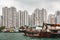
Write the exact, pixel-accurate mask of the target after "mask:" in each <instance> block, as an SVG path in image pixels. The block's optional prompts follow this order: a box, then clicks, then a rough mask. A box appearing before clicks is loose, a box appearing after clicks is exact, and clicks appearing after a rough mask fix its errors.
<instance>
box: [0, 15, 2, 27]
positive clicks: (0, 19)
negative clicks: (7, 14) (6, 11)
mask: <svg viewBox="0 0 60 40" xmlns="http://www.w3.org/2000/svg"><path fill="white" fill-rule="evenodd" d="M1 21H2V18H1V16H0V27H1V26H2V25H1Z"/></svg>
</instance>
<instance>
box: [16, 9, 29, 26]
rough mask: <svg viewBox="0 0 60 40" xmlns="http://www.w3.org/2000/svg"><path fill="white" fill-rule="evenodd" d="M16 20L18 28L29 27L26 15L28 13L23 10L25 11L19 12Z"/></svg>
mask: <svg viewBox="0 0 60 40" xmlns="http://www.w3.org/2000/svg"><path fill="white" fill-rule="evenodd" d="M17 15H18V16H17V17H18V18H17V20H18V21H17V23H18V25H19V27H20V26H25V25H27V26H28V25H29V21H28V20H29V19H28V18H29V15H28V12H27V11H26V10H25V11H19V12H18V14H17Z"/></svg>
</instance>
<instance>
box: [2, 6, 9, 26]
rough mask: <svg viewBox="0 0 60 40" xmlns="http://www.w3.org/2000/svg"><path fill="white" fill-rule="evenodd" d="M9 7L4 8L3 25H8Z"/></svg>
mask: <svg viewBox="0 0 60 40" xmlns="http://www.w3.org/2000/svg"><path fill="white" fill-rule="evenodd" d="M8 13H9V12H8V8H7V7H4V8H2V16H3V26H6V27H8Z"/></svg>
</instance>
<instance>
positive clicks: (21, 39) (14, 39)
mask: <svg viewBox="0 0 60 40" xmlns="http://www.w3.org/2000/svg"><path fill="white" fill-rule="evenodd" d="M0 40H60V38H31V37H26V36H23V34H22V33H0Z"/></svg>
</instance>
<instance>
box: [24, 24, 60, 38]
mask: <svg viewBox="0 0 60 40" xmlns="http://www.w3.org/2000/svg"><path fill="white" fill-rule="evenodd" d="M48 26H50V27H51V28H52V27H55V29H49V31H48ZM57 26H58V27H59V26H60V24H46V23H43V27H42V30H41V31H37V30H33V28H27V29H26V30H25V32H24V35H25V36H29V37H39V38H60V29H56V27H57Z"/></svg>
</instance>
